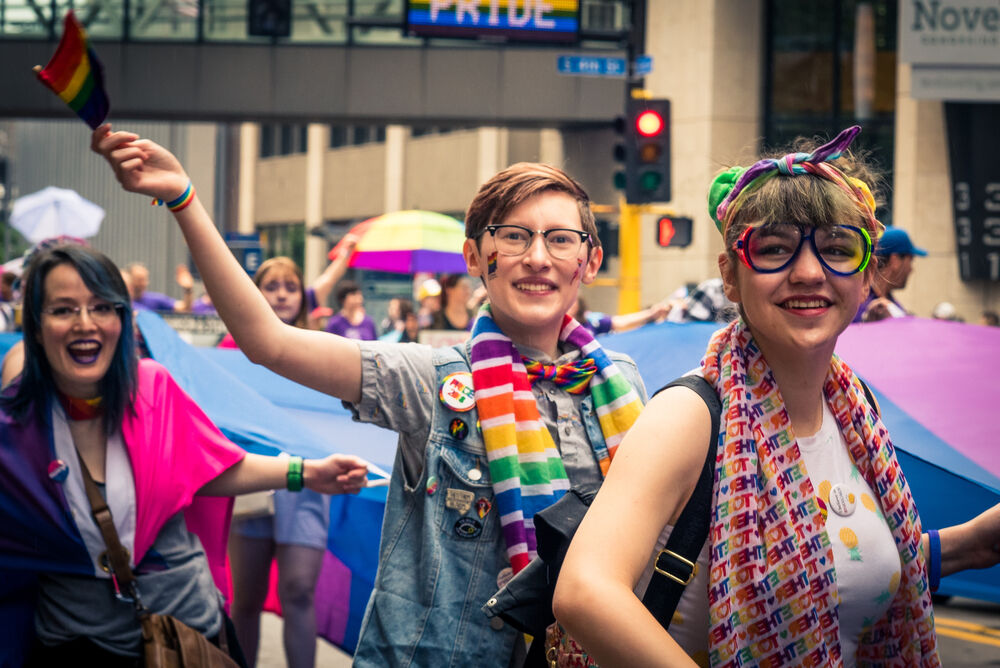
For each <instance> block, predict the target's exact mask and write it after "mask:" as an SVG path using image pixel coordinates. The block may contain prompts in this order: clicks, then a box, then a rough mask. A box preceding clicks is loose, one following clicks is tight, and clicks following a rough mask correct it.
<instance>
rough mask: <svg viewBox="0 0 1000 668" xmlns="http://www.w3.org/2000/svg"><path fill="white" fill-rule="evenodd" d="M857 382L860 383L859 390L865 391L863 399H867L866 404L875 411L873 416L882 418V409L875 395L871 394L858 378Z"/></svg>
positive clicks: (866, 385)
mask: <svg viewBox="0 0 1000 668" xmlns="http://www.w3.org/2000/svg"><path fill="white" fill-rule="evenodd" d="M858 382H859V383H861V389H863V390H864V391H865V398H866V399H868V403H869V404H871V405H872V407H873V408H874V409H875V415H878V416H879V417H882V407H881V406H879V405H878V399H876V398H875V395H874V394H872V391H871V388H869V387H868V383H866V382H865V381H863V380H861V377H860V376H858Z"/></svg>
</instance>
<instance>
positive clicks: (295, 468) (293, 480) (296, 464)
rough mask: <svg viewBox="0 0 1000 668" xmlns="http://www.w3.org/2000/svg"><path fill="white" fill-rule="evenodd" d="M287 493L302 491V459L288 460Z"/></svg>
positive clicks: (293, 458) (291, 458) (290, 458)
mask: <svg viewBox="0 0 1000 668" xmlns="http://www.w3.org/2000/svg"><path fill="white" fill-rule="evenodd" d="M288 491H289V492H301V491H302V458H301V457H298V456H293V457H289V458H288Z"/></svg>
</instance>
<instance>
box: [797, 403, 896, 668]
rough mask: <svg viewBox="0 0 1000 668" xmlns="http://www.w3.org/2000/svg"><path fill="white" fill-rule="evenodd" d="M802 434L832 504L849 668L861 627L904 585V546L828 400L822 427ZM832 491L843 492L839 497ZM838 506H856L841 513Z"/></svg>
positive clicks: (830, 521)
mask: <svg viewBox="0 0 1000 668" xmlns="http://www.w3.org/2000/svg"><path fill="white" fill-rule="evenodd" d="M797 440H798V444H799V450H800V451H801V453H802V460H803V462H804V463H805V467H806V472H808V473H809V480H810V481H811V482H812V485H813V488H814V489H815V490H816V493H817V494H818V495H819V497H820V498H821V499H823V501H824V503H826V505H827V508H828V515H827V518H826V533H827V535H828V536H829V538H830V545H831V547H832V548H833V563H834V567H835V568H836V572H837V593H838V597H839V603H840V605H839V607H838V610H837V614H838V617H839V622H840V649H841V654H842V655H843V658H844V666H845V668H851V667H852V666H854V665H855V664H856V658H855V654H856V652H857V649H858V640H859V639H860V637H861V633H862V632H863V631H865V630H866V629H868V628H869V627H870V626H871V625H872V624H874V623H875V622H876V621H877V620H878V619H879V618H881V617H882V616H883V615H884V614H885V612H886V610H888V609H889V604H890V603H891V602H892V597H893V596H894V595H895V594H896V590H897V589H898V588H899V577H900V573H901V565H900V560H899V551H898V550H897V549H896V542H895V540H894V539H893V537H892V532H891V531H890V530H889V525H888V524H887V523H886V521H885V517H884V516H883V515H882V509H881V507H880V506H879V504H878V502H877V501H876V499H877V498H878V497H877V495H876V494H875V493H874V492H873V491H872V488H871V487H869V486H868V483H867V482H865V479H864V478H863V477H861V473H860V472H859V471H858V469H857V467H856V466H854V462H852V461H851V456H850V455H849V454H848V452H847V441H845V440H844V436H843V434H841V433H840V429H839V428H838V426H837V418H835V417H834V416H833V413H832V412H831V411H830V407H829V406H828V405H827V404H826V402H823V426H822V427H820V430H819V431H818V432H816V433H815V434H814V435H812V436H799V437H798V438H797ZM831 491H832V492H833V495H834V496H836V497H838V498H837V499H834V500H833V501H831V498H830V497H831ZM845 502H846V503H845ZM838 508H839V509H841V510H845V512H846V509H850V512H849V513H847V514H846V515H841V514H839V513H838V512H837V509H838Z"/></svg>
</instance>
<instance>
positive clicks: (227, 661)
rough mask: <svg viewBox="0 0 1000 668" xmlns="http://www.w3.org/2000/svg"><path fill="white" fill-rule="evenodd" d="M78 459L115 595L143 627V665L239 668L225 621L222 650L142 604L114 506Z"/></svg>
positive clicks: (170, 667) (156, 667)
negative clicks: (132, 609)
mask: <svg viewBox="0 0 1000 668" xmlns="http://www.w3.org/2000/svg"><path fill="white" fill-rule="evenodd" d="M77 459H78V460H79V462H80V471H81V473H82V474H83V483H84V487H85V488H86V490H87V500H88V501H89V502H90V512H91V514H92V515H93V517H94V521H95V522H97V526H98V527H99V528H100V530H101V536H102V537H103V538H104V546H105V548H106V549H105V551H104V553H103V554H101V562H102V564H103V568H104V570H105V571H107V572H108V573H110V574H111V582H112V584H113V585H114V588H115V598H117V599H118V600H120V601H123V602H128V603H132V604H133V605H134V606H135V615H136V618H137V619H138V620H139V624H140V626H142V652H143V665H145V666H147V667H148V668H239V665H238V664H237V663H236V662H235V661H234V660H233V659H232V658H231V657H230V656H229V653H228V643H227V640H226V625H225V621H224V620H223V624H222V627H221V629H220V630H219V644H220V645H221V649H220V648H219V647H216V646H215V645H213V644H212V643H211V641H209V639H208V638H206V637H205V635H204V634H203V633H201V632H199V631H197V630H195V629H193V628H191V627H190V626H188V625H187V624H185V623H184V622H182V621H180V620H179V619H177V618H176V617H172V616H170V615H160V614H157V613H154V612H151V611H150V610H149V608H147V607H146V606H144V605H143V604H142V600H141V599H140V598H139V591H138V589H137V588H136V584H135V580H136V579H135V575H134V574H133V573H132V569H130V568H129V566H128V561H129V554H128V549H126V548H125V546H124V545H122V544H121V541H120V540H119V539H118V531H117V530H116V529H115V523H114V520H113V518H112V517H111V509H110V508H109V507H108V504H107V502H106V501H105V500H104V497H103V496H101V491H100V490H99V489H98V488H97V483H96V482H94V478H93V476H91V475H90V470H89V469H88V468H87V465H86V464H85V463H84V461H83V457H81V456H80V453H79V451H77Z"/></svg>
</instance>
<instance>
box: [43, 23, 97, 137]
mask: <svg viewBox="0 0 1000 668" xmlns="http://www.w3.org/2000/svg"><path fill="white" fill-rule="evenodd" d="M35 74H36V75H37V76H38V80H39V81H41V82H42V83H43V84H45V85H46V86H48V87H49V88H50V89H51V90H52V92H53V93H55V94H56V95H58V96H59V97H60V98H61V99H62V101H63V102H65V103H66V104H67V105H69V108H70V109H72V110H73V111H74V112H76V114H77V116H79V117H80V118H82V119H83V121H84V122H85V123H86V124H87V125H89V126H90V128H91V129H92V130H94V129H96V128H97V127H98V126H99V125H100V124H101V123H102V122H104V119H105V118H107V116H108V111H109V110H110V104H109V103H108V95H107V93H106V92H105V91H104V68H103V67H101V63H100V61H99V60H97V55H96V54H95V53H94V50H93V49H91V48H90V43H89V40H88V39H87V31H85V30H84V29H83V26H82V25H80V22H79V21H77V20H76V16H74V15H73V11H72V10H70V11H68V12H66V19H65V21H64V22H63V35H62V39H61V40H59V46H58V47H56V52H55V54H54V55H53V56H52V59H51V60H49V63H48V65H46V66H45V68H44V69H43V68H41V67H40V66H37V65H36V66H35Z"/></svg>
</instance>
